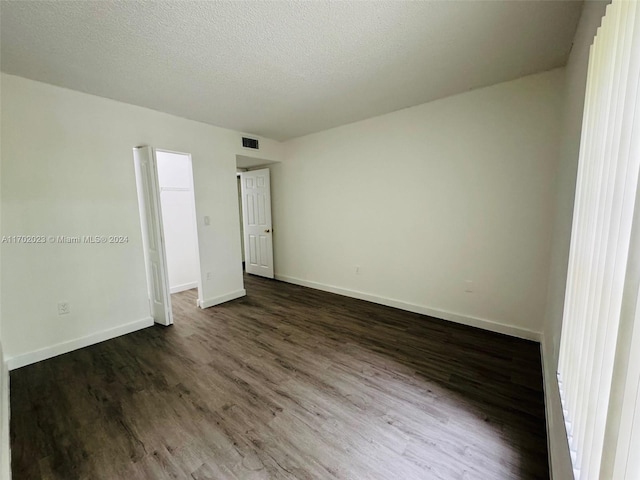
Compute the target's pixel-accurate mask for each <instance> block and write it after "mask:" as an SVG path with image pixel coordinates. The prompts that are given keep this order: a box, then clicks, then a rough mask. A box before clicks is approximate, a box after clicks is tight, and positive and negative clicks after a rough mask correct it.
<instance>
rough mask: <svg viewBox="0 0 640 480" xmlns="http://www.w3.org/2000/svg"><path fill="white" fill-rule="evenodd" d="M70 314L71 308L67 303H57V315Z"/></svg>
mask: <svg viewBox="0 0 640 480" xmlns="http://www.w3.org/2000/svg"><path fill="white" fill-rule="evenodd" d="M70 313H71V306H70V305H69V302H58V315H69V314H70Z"/></svg>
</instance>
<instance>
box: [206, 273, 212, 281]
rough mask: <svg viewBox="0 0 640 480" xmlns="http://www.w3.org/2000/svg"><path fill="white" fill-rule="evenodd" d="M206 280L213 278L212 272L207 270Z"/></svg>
mask: <svg viewBox="0 0 640 480" xmlns="http://www.w3.org/2000/svg"><path fill="white" fill-rule="evenodd" d="M207 280H213V272H207Z"/></svg>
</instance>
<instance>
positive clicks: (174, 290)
mask: <svg viewBox="0 0 640 480" xmlns="http://www.w3.org/2000/svg"><path fill="white" fill-rule="evenodd" d="M192 288H198V282H191V283H183V284H182V285H176V286H175V287H171V288H169V293H171V294H172V295H173V294H174V293H179V292H184V291H185V290H191V289H192Z"/></svg>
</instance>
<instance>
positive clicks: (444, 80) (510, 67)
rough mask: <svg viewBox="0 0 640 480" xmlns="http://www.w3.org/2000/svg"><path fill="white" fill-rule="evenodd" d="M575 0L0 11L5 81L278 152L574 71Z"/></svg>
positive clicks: (36, 6)
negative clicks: (345, 129) (196, 123)
mask: <svg viewBox="0 0 640 480" xmlns="http://www.w3.org/2000/svg"><path fill="white" fill-rule="evenodd" d="M581 8H582V3H581V2H574V1H515V0H508V1H422V2H400V1H385V2H326V1H320V2H309V1H305V2H263V1H260V2H258V1H253V2H214V1H187V2H185V1H178V0H172V1H135V2H134V1H124V2H123V1H72V2H67V1H60V0H59V1H23V0H18V1H7V0H2V1H1V2H0V22H1V24H0V28H1V30H0V32H1V43H0V45H1V57H0V58H1V60H2V63H1V68H2V71H4V72H7V73H10V74H15V75H19V76H22V77H26V78H31V79H34V80H39V81H42V82H47V83H51V84H54V85H60V86H63V87H67V88H71V89H74V90H79V91H82V92H87V93H91V94H94V95H99V96H103V97H108V98H113V99H116V100H120V101H123V102H127V103H132V104H136V105H141V106H145V107H149V108H152V109H155V110H160V111H163V112H168V113H172V114H175V115H179V116H182V117H186V118H190V119H194V120H200V121H202V122H206V123H210V124H213V125H218V126H222V127H227V128H232V129H235V130H240V131H243V132H248V133H253V134H257V135H263V136H265V137H270V138H274V139H277V140H283V139H288V138H292V137H296V136H300V135H304V134H307V133H311V132H316V131H319V130H324V129H326V128H330V127H334V126H337V125H341V124H345V123H349V122H353V121H356V120H360V119H364V118H368V117H371V116H374V115H379V114H383V113H387V112H391V111H394V110H398V109H401V108H404V107H408V106H412V105H417V104H420V103H424V102H427V101H430V100H434V99H436V98H441V97H445V96H448V95H452V94H455V93H460V92H463V91H466V90H470V89H473V88H477V87H481V86H486V85H491V84H494V83H498V82H501V81H505V80H510V79H514V78H517V77H520V76H523V75H527V74H531V73H535V72H540V71H544V70H548V69H551V68H554V67H559V66H562V65H564V64H565V63H566V60H567V57H568V54H569V50H570V48H571V41H572V39H573V34H574V32H575V29H576V25H577V22H578V19H579V16H580V11H581Z"/></svg>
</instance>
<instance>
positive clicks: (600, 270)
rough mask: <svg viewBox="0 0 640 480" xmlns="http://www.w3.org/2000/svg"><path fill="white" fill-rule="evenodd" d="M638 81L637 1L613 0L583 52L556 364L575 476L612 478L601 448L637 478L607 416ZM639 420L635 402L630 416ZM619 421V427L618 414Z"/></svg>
mask: <svg viewBox="0 0 640 480" xmlns="http://www.w3.org/2000/svg"><path fill="white" fill-rule="evenodd" d="M639 82H640V8H638V2H637V1H636V0H613V2H612V3H611V4H610V5H609V6H608V7H607V10H606V14H605V16H604V17H603V19H602V24H601V26H600V28H599V29H598V32H597V34H596V37H595V39H594V42H593V44H592V46H591V50H590V53H589V68H588V77H587V89H586V98H585V109H584V116H583V123H582V137H581V143H580V157H579V164H578V177H577V184H576V196H575V203H574V214H573V225H572V234H571V249H570V256H569V266H568V275H567V286H566V294H565V306H564V316H563V326H562V339H561V345H560V359H559V364H558V383H559V386H560V393H561V397H562V403H563V411H564V417H565V423H566V427H567V436H568V440H569V447H570V451H571V457H572V461H573V467H574V475H575V477H576V479H580V480H587V479H605V478H614V477H613V474H612V473H608V472H609V470H608V467H607V468H604V466H603V459H604V463H607V455H610V456H612V458H613V457H615V462H616V466H615V468H617V470H616V472H617V473H616V475H621V474H622V475H624V476H615V478H616V480H617V479H620V480H622V479H627V480H631V479H633V480H638V479H640V471H633V465H632V463H633V462H632V461H631V460H630V458H632V457H633V454H632V455H629V454H630V453H631V451H627V452H622V451H618V452H614V453H617V454H616V455H614V454H612V453H611V452H612V450H611V449H612V448H613V449H627V450H629V449H630V448H632V444H633V441H631V440H630V441H626V442H613V443H611V442H609V443H607V444H605V437H606V438H607V439H609V438H610V435H609V432H608V430H607V429H610V428H611V427H612V425H613V422H614V420H613V417H614V416H612V415H610V414H609V412H610V404H611V402H612V388H613V386H614V385H613V379H614V377H615V378H618V376H616V375H615V369H616V368H618V365H619V364H620V362H619V360H616V358H617V357H619V354H620V352H619V351H618V350H617V349H618V348H619V345H620V342H619V341H618V340H619V333H620V332H622V331H623V330H624V331H625V332H626V331H628V329H621V327H620V326H621V322H625V321H630V322H635V315H627V317H629V318H626V317H625V315H623V314H622V304H623V296H624V295H627V293H626V292H628V291H629V288H628V286H629V285H628V284H625V282H628V281H629V279H630V278H632V275H629V268H631V267H630V265H631V264H630V263H629V253H630V248H638V245H635V244H633V243H632V241H631V240H632V229H633V228H634V213H636V216H637V213H638V212H635V210H636V208H635V205H636V197H637V195H638V171H639V167H640V102H639V100H640V98H639V95H638V93H639V92H638V83H639ZM635 223H637V222H635ZM637 227H638V226H637V225H636V228H637ZM632 268H636V267H635V266H632ZM625 287H627V288H625ZM637 293H638V292H637V289H636V291H635V293H634V295H635V296H636V297H637ZM636 323H637V322H636ZM638 328H640V325H639V326H638ZM631 331H632V330H631ZM636 331H637V330H636ZM638 347H640V345H638ZM631 351H632V350H631ZM627 360H628V358H627ZM627 363H628V362H627ZM622 364H625V362H622ZM625 368H626V367H625ZM619 377H620V378H623V379H624V380H623V381H624V382H627V383H628V387H630V390H629V395H628V396H627V397H626V400H625V401H626V402H627V403H626V404H625V405H626V406H625V408H626V409H628V410H629V411H631V409H634V408H635V405H636V403H635V400H634V401H633V402H630V401H629V398H631V396H632V395H633V393H635V394H636V398H637V394H638V389H637V386H636V387H635V388H636V390H635V392H633V388H632V387H633V386H634V382H636V383H637V379H635V378H634V377H633V375H631V376H630V375H627V374H625V375H620V376H619ZM623 390H624V389H623ZM634 412H635V410H634ZM632 413H633V412H632ZM639 417H640V409H639V410H637V414H635V416H634V415H633V414H632V415H631V417H630V419H631V420H630V422H631V423H633V419H636V420H637V419H638V418H639ZM616 423H618V424H622V422H621V421H620V418H618V419H617V421H616ZM627 425H628V424H627ZM606 431H607V435H606V436H605V432H606ZM633 435H634V434H633V432H632V433H631V434H630V438H635V437H633ZM635 435H636V436H637V435H640V432H635ZM635 456H640V451H637V452H635ZM623 464H624V465H623Z"/></svg>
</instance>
